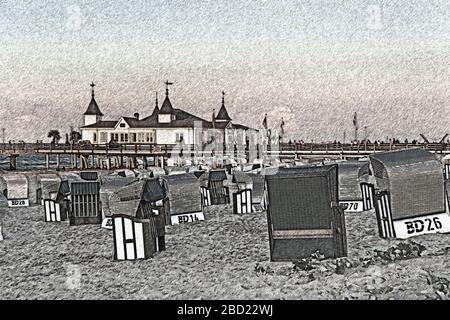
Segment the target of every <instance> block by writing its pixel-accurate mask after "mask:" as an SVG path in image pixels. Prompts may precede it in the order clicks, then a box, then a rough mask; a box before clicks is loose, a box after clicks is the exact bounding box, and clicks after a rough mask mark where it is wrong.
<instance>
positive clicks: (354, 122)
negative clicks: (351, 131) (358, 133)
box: [353, 112, 358, 129]
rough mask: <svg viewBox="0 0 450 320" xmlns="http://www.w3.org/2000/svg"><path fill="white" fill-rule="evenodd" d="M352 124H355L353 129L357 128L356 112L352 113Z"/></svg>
mask: <svg viewBox="0 0 450 320" xmlns="http://www.w3.org/2000/svg"><path fill="white" fill-rule="evenodd" d="M353 125H354V126H355V129H358V119H357V117H356V112H355V114H354V115H353Z"/></svg>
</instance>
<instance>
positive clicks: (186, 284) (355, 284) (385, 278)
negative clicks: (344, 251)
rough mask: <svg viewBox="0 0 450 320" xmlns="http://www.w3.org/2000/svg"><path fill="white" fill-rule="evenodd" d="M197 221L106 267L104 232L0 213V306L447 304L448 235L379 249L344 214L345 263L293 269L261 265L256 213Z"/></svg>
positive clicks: (263, 234) (261, 231) (364, 223)
mask: <svg viewBox="0 0 450 320" xmlns="http://www.w3.org/2000/svg"><path fill="white" fill-rule="evenodd" d="M205 216H206V220H205V221H199V222H195V223H192V224H185V225H176V226H169V227H167V228H166V231H167V235H166V244H167V251H165V252H162V253H158V254H156V255H155V256H154V258H152V259H148V260H141V261H125V262H115V261H113V235H112V231H110V230H106V229H101V228H100V226H98V225H89V226H73V227H69V225H68V223H66V222H63V223H46V222H44V221H43V207H40V206H33V207H29V208H14V209H8V208H1V209H0V219H1V220H2V221H3V229H4V231H3V235H4V238H5V239H4V241H1V242H0V298H1V299H445V298H448V297H449V290H450V289H449V283H450V281H449V280H448V279H450V268H448V267H449V266H450V259H449V257H450V256H449V254H448V253H449V252H450V242H449V240H450V235H441V234H437V235H425V236H420V237H415V238H412V239H410V240H408V241H400V240H390V241H388V240H383V239H381V238H379V237H378V234H377V227H376V220H375V213H374V212H373V211H370V212H364V213H357V214H355V213H354V214H347V215H346V225H347V242H348V258H341V259H327V260H320V259H306V260H305V261H302V263H297V264H296V265H295V264H294V263H278V262H277V263H274V262H270V261H269V243H268V232H267V220H266V214H265V213H262V214H261V213H260V214H256V213H254V214H247V215H241V216H238V215H233V214H231V206H214V207H209V208H207V210H206V212H205ZM420 245H421V246H424V248H421V249H420V250H419V249H417V248H419V247H420ZM392 247H395V248H397V249H396V250H389V248H392ZM416 249H417V250H416ZM423 249H425V250H424V251H423V252H421V254H420V256H419V254H418V253H419V252H420V251H422V250H423Z"/></svg>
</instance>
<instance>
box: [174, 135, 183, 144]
mask: <svg viewBox="0 0 450 320" xmlns="http://www.w3.org/2000/svg"><path fill="white" fill-rule="evenodd" d="M181 142H184V137H183V134H182V133H176V137H175V143H181Z"/></svg>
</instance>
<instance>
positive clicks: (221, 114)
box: [216, 104, 231, 121]
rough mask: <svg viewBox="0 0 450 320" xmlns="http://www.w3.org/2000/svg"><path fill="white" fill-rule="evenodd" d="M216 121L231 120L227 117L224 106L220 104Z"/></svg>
mask: <svg viewBox="0 0 450 320" xmlns="http://www.w3.org/2000/svg"><path fill="white" fill-rule="evenodd" d="M216 120H219V121H230V120H231V118H230V116H229V115H228V112H227V109H226V108H225V105H223V104H222V106H221V107H220V110H219V113H218V114H217V116H216Z"/></svg>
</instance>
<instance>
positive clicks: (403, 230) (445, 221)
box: [394, 213, 450, 239]
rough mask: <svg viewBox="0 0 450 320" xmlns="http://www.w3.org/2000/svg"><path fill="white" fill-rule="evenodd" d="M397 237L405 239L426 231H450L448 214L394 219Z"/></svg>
mask: <svg viewBox="0 0 450 320" xmlns="http://www.w3.org/2000/svg"><path fill="white" fill-rule="evenodd" d="M394 230H395V233H396V236H397V238H400V239H406V238H409V237H412V236H417V235H421V234H427V233H448V232H450V216H449V215H448V214H447V213H440V214H433V215H429V216H423V217H417V218H412V219H403V220H397V221H394Z"/></svg>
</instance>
